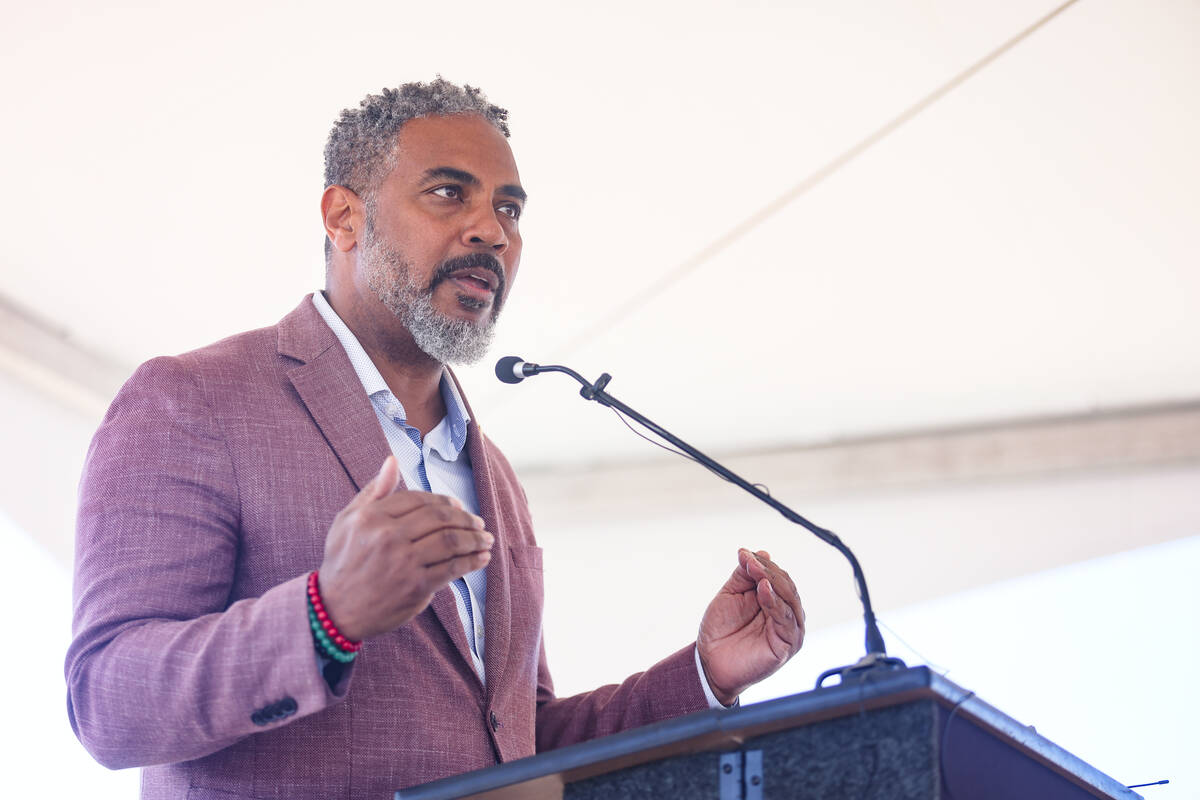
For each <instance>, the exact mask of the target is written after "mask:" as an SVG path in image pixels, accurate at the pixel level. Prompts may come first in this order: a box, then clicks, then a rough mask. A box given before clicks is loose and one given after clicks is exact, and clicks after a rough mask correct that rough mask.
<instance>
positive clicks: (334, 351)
mask: <svg viewBox="0 0 1200 800" xmlns="http://www.w3.org/2000/svg"><path fill="white" fill-rule="evenodd" d="M279 352H280V354H281V355H284V356H287V357H288V358H292V359H295V360H297V361H299V362H301V363H300V364H299V365H298V366H296V367H293V368H292V369H290V370H288V372H287V376H288V379H289V380H291V382H292V386H294V387H295V389H296V392H297V394H299V395H300V400H301V401H303V403H304V405H305V407H306V408H307V409H308V413H309V414H310V415H311V416H312V418H313V421H315V422H316V423H317V427H318V428H320V429H321V433H322V434H323V435H324V437H325V440H326V441H327V442H329V446H330V447H331V448H333V452H334V453H335V454H337V457H338V460H339V461H341V462H342V466H343V467H345V469H346V472H347V473H348V474H349V475H350V479H351V480H352V481H354V485H355V487H356V488H358V489H359V490H361V489H362V487H363V486H365V485H366V484H367V483H368V482H369V481H370V480H371V478H373V477H375V475H376V473H378V472H379V468H380V467H381V466H382V465H383V461H384V459H386V458H387V457H388V455H390V454H391V450H390V449H389V448H388V443H387V439H385V438H384V436H383V431H382V430H381V429H380V427H379V421H378V419H376V417H375V411H374V409H372V408H371V401H370V399H368V398H367V396H366V393H365V392H363V388H362V382H361V381H360V380H359V379H358V375H357V374H356V373H355V372H354V367H353V366H352V365H351V364H350V359H349V358H348V357H347V356H346V351H345V350H344V349H342V347H341V345H340V344H339V343H338V340H337V337H336V336H334V335H333V331H331V330H330V329H329V326H328V325H326V324H325V321H324V320H323V319H321V315H320V314H318V313H317V309H316V308H315V307H313V304H312V296H311V295H309V296H307V297H305V298H304V302H302V303H301V304H300V307H299V308H297V309H296V310H295V311H293V312H292V313H291V314H289V315H288V316H286V317H284V319H283V321H282V322H281V323H280V324H279Z"/></svg>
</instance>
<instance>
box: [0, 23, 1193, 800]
mask: <svg viewBox="0 0 1200 800" xmlns="http://www.w3.org/2000/svg"><path fill="white" fill-rule="evenodd" d="M9 5H10V6H11V7H6V8H5V9H4V15H3V18H4V25H3V26H0V67H3V74H4V75H5V78H4V79H3V81H2V82H0V101H2V102H3V107H4V110H5V125H4V126H3V129H2V130H0V163H3V166H4V174H5V176H6V178H7V182H6V185H7V187H8V191H7V192H5V193H4V195H3V196H2V197H0V215H2V216H0V218H3V219H5V220H7V221H8V222H9V227H8V236H7V237H6V240H5V245H6V246H5V248H4V253H3V255H0V323H2V325H0V444H2V447H0V556H2V557H3V558H4V563H5V564H7V565H8V569H7V570H6V578H5V585H6V589H7V590H8V596H9V597H10V601H9V603H10V608H14V609H15V610H17V611H18V612H19V620H18V621H10V635H11V634H12V632H13V631H19V634H20V636H21V637H22V638H21V640H20V641H19V642H14V641H13V640H12V639H11V638H10V648H19V650H20V652H22V653H24V654H26V656H25V657H23V658H16V657H10V658H7V659H4V662H3V666H0V678H2V679H3V680H4V681H5V683H6V684H7V685H8V686H10V687H13V688H14V689H15V691H12V692H10V694H11V695H12V696H11V697H10V698H9V700H8V701H7V702H8V705H7V709H6V710H7V712H8V713H6V715H5V716H6V720H8V721H9V724H7V725H5V726H3V728H2V729H0V730H2V733H0V736H2V737H4V740H3V742H2V743H0V745H2V746H0V760H2V761H3V764H4V766H6V767H8V769H6V770H5V774H6V775H7V776H8V778H9V780H10V781H12V780H15V781H17V784H16V787H15V789H14V792H15V794H14V796H31V795H39V796H66V795H68V793H70V792H75V791H79V792H83V791H87V792H89V793H90V794H91V796H95V797H131V796H134V795H135V794H136V787H135V784H136V773H134V772H123V773H108V772H107V771H105V770H104V769H102V768H100V767H98V766H95V765H94V764H92V763H91V762H90V760H89V758H88V757H87V755H86V754H85V753H84V752H83V751H82V749H81V748H80V747H79V745H78V744H77V743H76V742H75V740H74V737H73V736H72V735H71V733H70V729H69V726H68V724H67V720H66V713H65V702H64V699H65V687H64V684H63V678H62V669H61V663H62V656H63V654H64V651H65V648H66V644H67V641H68V637H69V631H68V619H69V607H70V600H69V594H70V588H69V586H70V560H71V535H72V534H71V530H72V519H73V514H74V508H73V507H74V488H75V484H76V482H77V480H78V476H79V473H80V469H81V467H82V462H83V457H84V453H85V450H86V446H87V442H88V439H89V437H90V435H91V432H92V431H93V430H94V429H95V426H96V424H97V422H98V420H99V418H100V415H101V414H102V413H103V410H104V408H105V407H106V405H107V403H108V401H109V400H110V399H111V397H112V394H113V392H114V391H115V389H116V387H117V386H119V384H120V382H121V381H122V380H123V379H124V378H125V377H127V376H128V374H129V373H130V372H131V371H132V369H133V368H134V367H135V366H136V365H137V364H138V363H139V362H141V361H142V360H144V359H146V358H149V357H151V356H153V355H157V354H161V353H172V352H180V351H183V350H187V349H190V348H193V347H198V346H201V345H204V344H207V343H209V342H211V341H213V340H215V339H217V338H220V337H222V336H225V335H227V334H229V333H232V332H235V331H239V330H245V329H248V328H252V327H257V326H261V325H268V324H272V323H273V322H275V321H277V320H278V319H279V318H280V317H281V316H282V315H283V314H285V313H287V311H289V310H290V309H291V308H293V307H294V306H295V305H296V304H297V303H298V302H299V301H300V299H301V297H302V296H303V295H304V294H305V293H306V292H309V291H312V290H313V289H315V288H319V287H320V285H321V283H322V260H321V246H320V245H321V243H320V238H321V230H320V225H319V218H318V214H317V200H318V197H319V193H320V190H321V166H322V165H321V148H322V146H323V142H324V137H325V135H326V133H327V131H328V129H329V126H330V124H331V122H332V120H333V119H334V117H335V116H336V114H337V112H338V110H340V109H341V108H343V107H345V106H348V105H353V104H355V103H356V102H357V101H358V99H359V98H360V97H361V96H362V95H363V94H365V93H367V92H369V91H378V90H379V89H380V88H382V87H384V86H392V85H395V84H397V83H400V82H403V81H405V80H421V79H429V78H431V77H432V76H433V75H434V74H437V73H441V74H443V75H445V76H446V77H447V78H449V79H451V80H455V81H463V82H468V83H473V84H477V85H480V86H482V87H483V88H484V89H485V90H486V91H487V93H488V94H489V96H490V97H491V98H492V99H493V100H494V101H495V102H497V103H499V104H501V105H504V106H506V107H507V108H509V109H510V111H511V113H512V119H511V123H512V128H513V138H512V140H511V141H512V146H513V149H514V151H515V153H516V156H517V160H518V163H519V165H520V168H521V173H522V182H523V184H524V185H525V187H526V188H527V189H528V190H529V192H530V195H531V202H530V204H529V207H528V211H527V214H526V216H525V218H524V219H523V221H522V226H523V232H524V237H525V242H526V247H525V255H524V259H523V263H522V266H521V274H520V279H519V280H518V281H517V283H516V286H515V289H514V293H513V295H512V298H511V300H510V302H509V304H508V307H507V309H506V313H505V317H504V320H503V322H502V326H501V327H502V329H501V333H500V336H499V340H498V342H497V346H496V351H495V355H497V356H498V355H503V354H505V353H509V352H512V353H518V354H521V355H524V356H527V357H529V358H530V359H532V360H535V361H541V362H554V361H560V362H563V363H568V364H570V365H572V366H574V367H575V368H577V369H578V370H580V371H581V372H582V373H584V374H585V375H587V376H589V377H593V378H594V377H596V376H597V375H598V374H599V373H600V372H601V371H603V370H608V371H610V372H612V373H613V374H614V375H615V376H616V377H615V378H614V380H613V383H612V384H611V386H610V390H611V391H612V392H613V393H614V394H615V395H617V396H618V397H620V398H621V399H623V400H625V401H626V402H628V403H630V404H631V405H633V406H634V407H636V408H638V409H639V410H641V411H643V412H645V413H647V414H648V415H650V416H651V417H653V418H655V419H656V420H658V421H659V422H662V423H663V424H665V425H667V426H668V427H670V428H672V429H673V430H675V431H676V432H677V433H679V434H680V435H682V436H683V437H684V438H686V439H688V440H690V441H692V443H693V444H696V445H697V446H699V447H701V448H702V449H704V450H706V451H708V452H710V453H712V454H713V455H716V456H718V457H721V458H723V459H728V460H729V462H730V463H731V464H732V465H734V466H735V467H736V468H738V469H739V470H743V471H744V472H745V473H746V475H747V476H748V477H750V478H751V479H752V480H756V481H761V482H762V483H764V484H766V485H768V486H770V487H771V491H772V493H773V494H775V496H777V497H780V498H781V499H783V500H784V501H785V502H788V503H790V504H792V505H793V506H794V507H796V508H797V509H798V510H800V511H802V512H803V513H805V514H806V515H807V516H809V517H810V518H812V519H814V520H815V521H817V522H819V523H821V524H823V525H825V526H827V527H829V528H832V529H833V530H835V531H837V532H838V533H839V534H840V535H841V536H842V537H843V538H844V539H845V540H846V541H847V542H848V543H849V544H851V545H852V546H853V547H854V548H855V550H856V552H857V553H858V554H859V557H860V559H861V560H862V562H863V565H864V568H865V570H866V573H867V577H868V580H869V582H870V586H871V590H872V595H873V598H874V600H875V603H876V607H877V610H878V612H879V614H880V617H881V618H882V620H883V621H884V622H885V624H886V625H887V626H888V630H885V637H886V638H887V640H888V643H889V647H890V649H891V650H892V651H893V652H894V653H896V654H898V655H901V656H902V657H904V658H905V659H906V660H907V661H909V663H930V664H931V665H935V666H936V668H937V669H939V671H945V672H947V677H948V678H949V679H950V680H953V681H955V682H957V683H959V684H960V685H962V686H964V687H966V688H968V689H971V690H973V691H975V692H976V693H977V694H978V695H979V696H980V697H981V698H983V699H984V700H986V701H988V702H989V703H991V704H992V705H995V706H997V707H998V708H1000V709H1001V710H1003V711H1005V712H1007V713H1009V714H1010V715H1012V716H1014V717H1016V718H1017V719H1019V720H1020V721H1022V722H1025V723H1028V724H1033V725H1035V726H1037V728H1038V730H1039V731H1041V732H1042V733H1043V734H1045V735H1047V736H1048V737H1050V738H1051V739H1053V740H1054V741H1055V742H1057V743H1058V744H1060V745H1062V746H1063V747H1065V748H1067V749H1068V750H1071V751H1072V752H1074V753H1076V754H1077V755H1079V756H1080V757H1082V758H1083V759H1085V760H1087V761H1088V762H1090V763H1092V764H1094V765H1095V766H1096V767H1098V768H1099V769H1101V770H1103V771H1105V772H1107V773H1109V774H1111V775H1112V776H1113V777H1115V778H1116V779H1118V780H1120V781H1123V782H1126V783H1134V782H1143V781H1151V780H1157V779H1159V778H1164V777H1166V778H1170V779H1171V780H1172V783H1171V785H1169V786H1163V787H1154V788H1150V789H1147V790H1145V791H1146V795H1147V796H1151V797H1192V796H1197V794H1200V792H1198V791H1197V788H1196V787H1197V786H1198V785H1200V768H1197V767H1196V766H1195V765H1194V761H1195V759H1194V758H1192V757H1191V754H1192V753H1193V752H1194V751H1195V750H1196V748H1197V747H1198V746H1200V737H1198V736H1197V734H1196V733H1195V729H1194V727H1189V726H1188V725H1187V719H1188V717H1189V715H1191V714H1194V712H1195V711H1196V710H1197V709H1198V708H1200V702H1198V701H1200V697H1198V696H1197V690H1196V689H1195V688H1191V687H1192V685H1193V684H1194V681H1191V680H1189V676H1190V674H1191V672H1192V671H1193V669H1192V665H1194V664H1195V663H1197V661H1198V657H1200V636H1198V635H1197V634H1198V631H1200V602H1198V601H1200V595H1198V590H1197V589H1196V588H1195V581H1194V580H1193V579H1192V576H1193V575H1194V574H1195V573H1196V572H1197V571H1198V569H1200V502H1198V498H1200V314H1197V313H1196V307H1197V300H1198V299H1200V263H1198V262H1200V258H1198V257H1200V243H1198V240H1197V234H1196V229H1197V228H1200V159H1197V158H1196V156H1195V142H1197V141H1200V92H1197V91H1196V88H1197V79H1198V77H1200V3H1197V2H1195V0H1152V1H1150V2H1139V3H1130V2H1122V0H1078V2H1074V3H1067V4H1066V7H1063V4H1062V0H1049V1H1047V0H1014V1H1013V2H1008V3H991V2H985V0H969V1H967V2H962V1H961V0H922V1H921V2H909V3H884V2H878V0H841V1H840V2H832V0H831V1H830V2H781V1H775V0H758V1H757V2H737V3H734V2H697V1H696V0H692V1H691V2H683V0H663V1H662V2H637V3H634V2H623V1H617V2H611V3H606V4H603V5H602V6H576V5H572V4H563V3H550V2H546V1H541V2H530V3H520V4H506V5H505V4H494V3H487V4H485V3H479V2H473V1H472V2H461V3H456V4H454V6H453V9H452V10H442V7H441V6H438V5H437V4H427V3H422V4H417V3H406V2H386V3H385V2H376V3H363V2H347V3H342V4H338V5H336V6H331V5H329V4H327V3H316V2H311V1H310V0H298V1H297V2H289V3H269V2H259V3H245V2H241V3H234V2H231V0H213V2H209V3H204V4H199V5H197V4H191V5H183V4H163V3H151V2H128V3H104V4H96V3H86V2H81V0H47V2H43V3H38V4H24V5H13V4H9ZM1056 12H1057V13H1056ZM460 375H461V376H462V378H463V380H464V383H465V384H466V386H467V389H468V393H469V395H470V398H471V402H472V405H473V407H474V409H475V411H476V413H477V416H478V418H479V420H480V422H481V424H482V426H483V427H484V428H485V429H486V430H487V432H488V434H489V435H490V436H491V437H492V438H493V439H495V440H496V441H497V442H498V443H499V444H500V446H501V447H502V448H503V449H504V450H505V452H506V453H507V454H508V455H509V457H510V458H511V460H512V461H513V462H514V464H515V466H516V467H517V469H518V472H519V473H520V474H521V476H522V478H523V480H524V482H525V484H526V488H527V490H528V492H529V496H530V499H531V504H532V507H533V513H534V518H535V521H536V522H537V524H538V535H539V539H540V541H541V543H542V544H543V545H544V546H545V547H546V551H547V552H546V564H547V586H546V591H547V616H546V640H547V643H548V646H549V651H550V659H551V665H552V667H553V669H554V673H555V676H556V680H557V683H558V686H559V690H560V692H573V691H578V690H583V689H586V688H589V687H591V686H594V685H596V684H597V683H598V682H603V681H611V680H617V679H620V678H622V677H624V676H625V675H627V674H628V673H630V672H632V671H635V670H637V669H641V668H643V667H645V666H647V665H648V664H650V663H653V662H654V661H655V660H656V659H657V658H659V657H662V656H663V655H666V654H667V653H669V652H671V651H673V650H675V649H676V648H678V647H680V646H682V645H683V644H685V643H686V642H687V641H688V640H689V638H690V637H692V636H694V633H695V628H696V625H697V623H698V620H699V617H700V614H701V613H702V611H703V608H704V606H705V604H706V603H707V602H708V600H709V598H710V597H711V595H712V594H713V592H714V591H715V589H716V588H717V586H719V585H720V583H721V581H722V580H723V579H724V577H725V576H726V575H727V574H728V573H729V571H730V570H731V569H732V567H733V564H734V558H735V552H736V548H737V547H739V546H743V545H745V546H751V547H755V548H766V549H769V550H770V551H771V552H772V554H773V555H774V556H775V557H776V559H777V560H778V561H779V562H780V563H782V564H784V565H785V566H787V567H788V569H789V570H790V571H791V573H792V574H793V576H794V577H795V578H796V582H797V583H798V585H799V586H800V591H801V594H802V596H803V598H804V601H805V606H806V608H807V610H808V614H809V636H808V641H807V644H806V646H805V648H804V651H803V652H802V653H801V654H800V656H798V657H797V659H796V660H795V661H794V662H792V663H791V664H789V665H788V666H787V667H786V668H785V669H783V670H782V671H781V672H779V673H778V674H777V675H775V676H773V677H772V678H770V679H769V680H767V681H765V682H764V683H763V684H761V685H760V686H758V687H756V688H755V689H753V690H752V691H751V692H750V693H749V694H748V696H747V697H746V698H745V699H746V700H747V701H753V700H761V699H765V698H768V697H774V696H778V695H782V694H787V693H791V692H796V691H803V690H805V689H807V688H809V687H811V685H812V682H813V680H814V679H815V676H816V675H817V674H818V673H820V672H821V671H822V670H823V669H825V668H827V667H831V666H836V665H839V664H844V663H847V662H850V661H853V660H855V659H856V658H857V657H858V655H859V654H860V651H861V649H862V647H861V630H860V627H859V625H858V623H857V621H856V613H857V612H856V609H855V603H854V592H853V587H852V585H851V582H850V575H849V569H848V568H847V567H846V566H845V564H844V563H843V562H842V561H841V560H840V558H839V557H838V556H837V554H836V553H835V552H833V551H832V550H831V549H829V548H828V547H826V546H825V545H823V544H821V543H820V542H818V541H817V540H815V539H813V538H812V537H811V536H808V535H807V534H805V533H804V532H803V531H801V530H799V529H797V528H794V527H792V526H789V525H788V524H787V523H785V522H784V521H783V520H782V519H781V518H780V517H779V516H778V515H775V514H774V513H772V512H769V511H767V510H765V509H762V508H760V507H758V506H756V505H755V504H754V503H753V501H751V500H750V499H749V498H747V497H743V496H740V495H738V494H737V493H736V490H734V489H732V488H731V487H729V486H727V485H724V484H721V483H720V482H718V481H716V480H715V479H714V478H712V477H711V476H710V475H708V474H707V473H705V472H704V471H702V470H700V469H698V468H695V467H693V466H692V465H689V464H686V463H683V462H676V461H674V460H672V458H671V457H670V456H668V455H666V454H664V453H662V451H659V450H656V449H655V448H653V447H651V446H650V445H648V444H647V443H645V442H644V441H642V440H641V439H638V438H637V437H635V436H633V434H631V433H629V432H628V431H627V430H626V429H625V428H624V427H623V426H621V425H620V423H619V422H618V421H617V420H615V419H613V418H612V416H611V415H610V414H609V413H607V412H605V411H603V410H602V409H600V408H598V407H595V406H590V405H588V404H585V403H583V402H582V401H581V400H580V399H579V398H578V397H576V396H575V390H574V388H573V386H572V385H571V384H570V383H569V382H567V381H566V380H565V379H562V378H560V376H544V377H540V378H538V379H536V380H531V381H527V382H526V383H524V384H522V385H520V386H518V387H509V386H501V385H500V384H498V383H497V382H496V381H495V379H494V378H493V377H492V376H491V375H490V366H489V365H488V364H483V365H480V366H478V367H472V368H468V369H465V370H462V371H460ZM13 619H14V618H13V617H12V616H11V615H10V620H13ZM11 626H16V627H15V628H14V627H11ZM893 632H894V633H893Z"/></svg>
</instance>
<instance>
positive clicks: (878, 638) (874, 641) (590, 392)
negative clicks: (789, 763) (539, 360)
mask: <svg viewBox="0 0 1200 800" xmlns="http://www.w3.org/2000/svg"><path fill="white" fill-rule="evenodd" d="M543 372H561V373H564V374H566V375H570V376H571V377H572V378H574V379H575V380H576V381H578V382H579V383H580V385H581V388H580V390H579V394H580V396H581V397H583V398H584V399H585V400H594V401H595V402H597V403H599V404H600V405H602V406H607V407H608V408H612V409H614V410H616V411H618V412H620V413H621V414H624V415H625V416H628V417H630V418H631V419H633V420H634V421H636V422H637V423H639V424H640V425H642V426H643V427H645V428H646V429H648V430H650V431H652V432H653V433H655V434H656V435H657V436H659V437H660V438H662V439H664V440H666V441H667V442H670V443H671V444H672V445H674V446H675V447H677V448H679V449H680V450H682V451H683V452H684V453H685V454H686V455H688V456H690V457H691V458H693V459H694V460H696V461H697V462H699V463H700V464H701V465H703V466H704V467H706V468H708V469H709V470H710V471H712V472H714V473H716V474H717V475H719V476H720V477H722V478H724V479H725V480H727V481H729V482H730V483H732V484H735V485H737V486H740V487H741V488H742V489H744V490H745V491H747V492H749V493H750V494H752V495H754V496H755V497H757V498H758V499H759V500H761V501H762V502H764V503H766V504H767V505H769V506H770V507H771V508H773V509H775V510H776V511H778V512H779V513H780V514H782V515H783V517H784V518H785V519H787V520H788V521H789V522H793V523H795V524H797V525H799V526H801V527H803V528H805V529H807V530H808V531H810V532H811V533H812V534H813V535H815V536H816V537H817V538H818V539H820V540H821V541H823V542H825V543H826V544H828V545H830V546H831V547H833V548H835V549H836V550H837V551H838V552H840V553H841V554H842V555H843V556H845V557H846V560H847V561H849V562H850V569H851V571H852V572H853V573H854V581H855V584H856V585H857V587H858V594H859V598H860V599H861V600H862V605H863V622H864V623H865V625H866V637H865V639H866V648H867V654H866V655H865V656H864V657H863V658H862V659H860V660H859V661H858V662H857V663H855V664H852V665H850V666H847V667H838V668H835V669H831V670H826V671H825V672H824V673H822V674H821V677H820V678H818V679H817V686H818V687H820V686H821V684H822V683H824V681H825V679H826V678H828V677H830V676H831V675H835V674H836V675H841V677H842V680H843V681H845V680H847V679H850V678H852V677H854V676H856V675H861V674H863V673H865V672H867V671H871V670H879V669H889V670H893V669H904V668H905V664H904V662H903V661H901V660H900V659H898V658H893V657H890V656H888V654H887V648H886V647H885V646H884V643H883V634H882V633H880V632H879V625H878V623H876V621H875V612H874V610H873V609H872V608H871V595H870V594H869V593H868V591H867V579H866V577H865V576H864V575H863V571H862V567H861V566H860V565H859V563H858V559H857V558H855V556H854V553H853V552H851V550H850V548H849V547H847V546H846V544H845V543H844V542H843V541H842V540H841V539H840V538H838V536H837V534H835V533H834V532H833V531H831V530H828V529H826V528H822V527H821V526H820V525H816V524H815V523H812V522H810V521H808V520H807V519H805V518H804V517H802V516H801V515H800V514H798V513H797V512H795V511H793V510H792V509H790V508H788V507H787V506H786V505H784V504H783V503H781V502H779V501H778V500H776V499H775V498H774V497H772V496H771V495H770V494H768V493H767V492H766V491H764V490H763V489H762V488H760V487H759V486H756V485H755V484H752V483H750V482H749V481H747V480H746V479H745V478H743V477H741V476H740V475H738V474H737V473H735V472H733V471H731V470H730V469H728V468H726V467H725V466H724V465H722V464H720V463H719V462H717V461H715V460H713V459H712V458H709V457H708V456H706V455H705V454H704V453H702V452H700V451H699V450H697V449H696V448H694V447H692V446H691V445H690V444H688V443H687V442H685V441H683V440H682V439H680V438H679V437H678V436H675V435H674V434H673V433H671V432H670V431H668V430H667V429H665V428H663V427H662V426H660V425H658V424H657V423H655V422H653V421H652V420H650V419H648V418H646V417H645V416H643V415H642V414H640V413H638V412H637V411H635V410H633V409H632V408H630V407H629V406H627V405H625V404H624V403H622V402H621V401H620V400H617V399H616V398H615V397H613V396H612V395H610V394H609V393H608V392H606V391H604V389H605V387H606V386H608V382H609V381H611V380H612V376H611V375H609V374H608V373H607V372H606V373H604V374H603V375H601V376H600V377H599V378H598V379H597V380H596V381H595V382H594V383H589V382H588V381H587V379H585V378H584V377H583V376H581V375H580V374H579V373H577V372H575V371H574V370H572V369H569V368H568V367H562V366H558V365H553V364H547V365H541V364H531V363H529V362H526V361H523V360H522V359H521V358H519V357H518V356H506V357H504V358H502V359H500V360H499V361H497V362H496V377H498V378H499V379H500V380H502V381H504V382H505V383H520V382H521V381H523V380H524V379H525V378H527V377H529V376H531V375H538V374H540V373H543Z"/></svg>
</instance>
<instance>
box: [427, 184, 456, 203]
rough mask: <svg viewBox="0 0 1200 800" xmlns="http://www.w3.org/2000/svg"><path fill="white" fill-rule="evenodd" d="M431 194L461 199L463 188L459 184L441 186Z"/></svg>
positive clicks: (449, 198) (450, 198)
mask: <svg viewBox="0 0 1200 800" xmlns="http://www.w3.org/2000/svg"><path fill="white" fill-rule="evenodd" d="M430 194H436V195H437V196H438V197H445V198H446V199H447V200H461V199H462V189H461V188H460V187H458V186H439V187H437V188H436V189H434V190H433V191H432V192H430Z"/></svg>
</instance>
